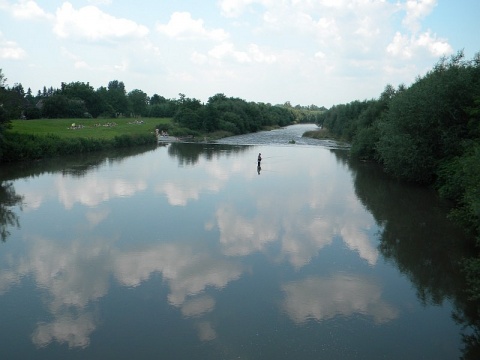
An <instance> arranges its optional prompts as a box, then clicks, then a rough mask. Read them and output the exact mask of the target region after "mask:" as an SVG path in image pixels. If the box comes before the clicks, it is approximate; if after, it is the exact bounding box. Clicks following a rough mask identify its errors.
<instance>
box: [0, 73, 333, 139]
mask: <svg viewBox="0 0 480 360" xmlns="http://www.w3.org/2000/svg"><path fill="white" fill-rule="evenodd" d="M0 75H1V80H2V81H1V83H0V85H1V88H0V104H1V105H2V106H1V107H2V111H3V113H2V114H1V115H0V116H2V119H3V120H2V123H3V124H4V125H5V123H6V122H8V120H11V119H25V120H32V119H39V118H47V119H55V118H77V119H78V118H116V117H158V118H172V119H173V120H174V122H176V123H177V124H178V125H180V126H182V127H185V128H188V129H191V130H195V131H200V132H212V131H218V130H223V131H227V132H230V133H232V134H241V133H247V132H253V131H257V130H258V129H261V128H263V127H266V126H285V125H289V124H292V123H294V122H317V121H318V117H319V115H320V114H321V112H322V111H324V110H326V109H325V108H324V107H322V108H319V107H317V106H315V105H310V106H300V105H297V106H295V107H294V106H292V105H291V104H290V103H289V102H286V103H285V104H283V105H271V104H265V103H254V102H247V101H245V100H243V99H240V98H233V97H227V96H225V95H224V94H216V95H214V96H212V97H210V98H209V99H208V102H207V103H206V104H205V103H202V102H201V101H200V100H198V99H195V98H188V97H186V96H185V95H184V94H179V98H178V99H167V98H165V97H163V96H161V95H158V94H154V95H153V96H151V97H149V96H148V95H147V94H146V93H145V92H144V91H142V90H139V89H134V90H132V91H130V92H127V90H126V88H125V84H124V83H123V82H122V81H118V80H113V81H110V82H109V83H108V86H107V87H104V86H101V87H99V88H98V89H94V88H93V87H92V86H91V85H90V84H89V83H84V82H79V81H77V82H71V83H61V86H60V88H57V89H54V88H53V87H50V88H47V87H43V91H40V90H39V91H38V92H37V94H36V95H33V93H32V91H31V89H30V88H28V90H27V91H25V90H24V88H23V86H22V84H14V85H13V86H12V87H9V86H6V84H5V83H6V79H5V78H4V75H3V73H2V71H1V69H0Z"/></svg>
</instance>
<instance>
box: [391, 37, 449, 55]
mask: <svg viewBox="0 0 480 360" xmlns="http://www.w3.org/2000/svg"><path fill="white" fill-rule="evenodd" d="M386 51H387V53H388V54H389V55H391V56H394V57H400V58H401V59H405V60H408V59H412V58H413V57H415V56H418V55H420V54H421V52H426V53H427V54H428V55H429V56H432V57H439V56H442V55H449V54H451V53H453V49H452V47H451V45H450V44H449V43H448V42H447V40H445V39H439V38H437V37H436V35H432V34H431V33H430V32H429V31H427V32H425V33H422V34H420V35H418V36H416V35H411V36H408V35H405V34H401V33H400V32H397V33H396V34H395V36H394V38H393V40H392V42H391V43H390V44H388V46H387V48H386Z"/></svg>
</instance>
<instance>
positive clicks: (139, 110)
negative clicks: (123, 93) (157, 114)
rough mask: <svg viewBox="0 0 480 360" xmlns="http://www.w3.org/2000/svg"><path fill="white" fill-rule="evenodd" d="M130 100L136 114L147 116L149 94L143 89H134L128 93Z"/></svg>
mask: <svg viewBox="0 0 480 360" xmlns="http://www.w3.org/2000/svg"><path fill="white" fill-rule="evenodd" d="M128 101H129V103H130V106H131V109H132V111H133V114H134V116H139V115H142V116H145V115H146V114H147V106H148V103H149V99H148V95H147V94H146V93H144V92H143V91H142V90H138V89H135V90H132V91H130V92H129V93H128Z"/></svg>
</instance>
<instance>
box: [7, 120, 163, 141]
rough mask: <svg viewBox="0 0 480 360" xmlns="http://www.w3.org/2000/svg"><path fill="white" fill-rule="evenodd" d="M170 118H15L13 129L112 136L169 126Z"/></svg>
mask: <svg viewBox="0 0 480 360" xmlns="http://www.w3.org/2000/svg"><path fill="white" fill-rule="evenodd" d="M171 121H172V120H171V119H170V118H142V119H133V118H115V119H113V118H112V119H40V120H14V121H12V128H11V129H10V130H9V131H10V132H16V133H19V134H27V135H37V136H46V135H53V136H58V137H59V138H62V139H74V138H84V139H96V140H113V139H114V138H115V137H116V136H124V135H132V136H136V135H145V134H152V135H153V134H155V128H156V127H157V126H162V125H163V126H169V125H170V124H171Z"/></svg>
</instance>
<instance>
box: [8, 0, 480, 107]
mask: <svg viewBox="0 0 480 360" xmlns="http://www.w3.org/2000/svg"><path fill="white" fill-rule="evenodd" d="M479 14H480V1H478V0H201V1H199V0H176V1H173V0H151V1H144V0H136V1H131V0H70V1H55V0H48V1H47V0H37V1H33V0H32V1H31V0H19V1H11V0H0V69H2V73H3V75H4V76H5V77H6V78H7V81H6V84H7V85H9V86H13V85H14V84H22V86H23V87H24V89H25V91H26V90H27V89H28V88H30V89H31V90H32V92H33V94H34V95H35V94H36V93H37V92H38V90H42V89H43V87H44V86H46V87H47V88H49V87H53V88H60V86H61V83H62V82H65V83H70V82H77V81H79V82H83V83H89V84H90V85H91V86H92V87H93V88H94V89H97V88H99V87H101V86H104V87H107V86H108V83H109V82H110V81H112V80H118V81H122V82H123V83H124V84H125V88H126V90H127V92H130V91H132V90H136V89H139V90H142V91H144V92H145V93H147V95H148V96H152V95H154V94H158V95H161V96H164V97H165V98H168V99H178V98H179V94H184V95H185V96H186V97H188V98H195V99H198V100H200V101H202V102H207V101H208V98H209V97H211V96H213V95H215V94H219V93H222V94H224V95H226V96H227V97H235V98H241V99H244V100H246V101H253V102H262V103H270V104H273V105H275V104H284V103H286V102H290V103H291V104H292V105H303V106H306V105H316V106H325V107H327V108H329V107H331V106H333V105H337V104H345V103H349V102H351V101H354V100H365V99H374V98H378V97H379V96H380V94H381V93H382V91H383V90H384V89H385V86H386V85H387V84H390V85H393V86H394V87H398V86H399V85H400V84H404V85H406V86H409V85H411V84H412V83H413V82H414V81H415V80H416V79H417V78H418V77H419V76H423V75H425V74H426V73H427V72H428V71H429V70H431V69H432V68H433V66H434V65H435V64H436V63H437V62H438V61H439V59H440V58H441V57H442V56H447V57H449V56H451V55H454V54H456V53H457V52H459V51H463V52H464V54H465V57H466V59H469V60H471V59H473V57H474V56H475V54H476V53H478V52H480V36H479V34H480V21H478V15H479Z"/></svg>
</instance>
